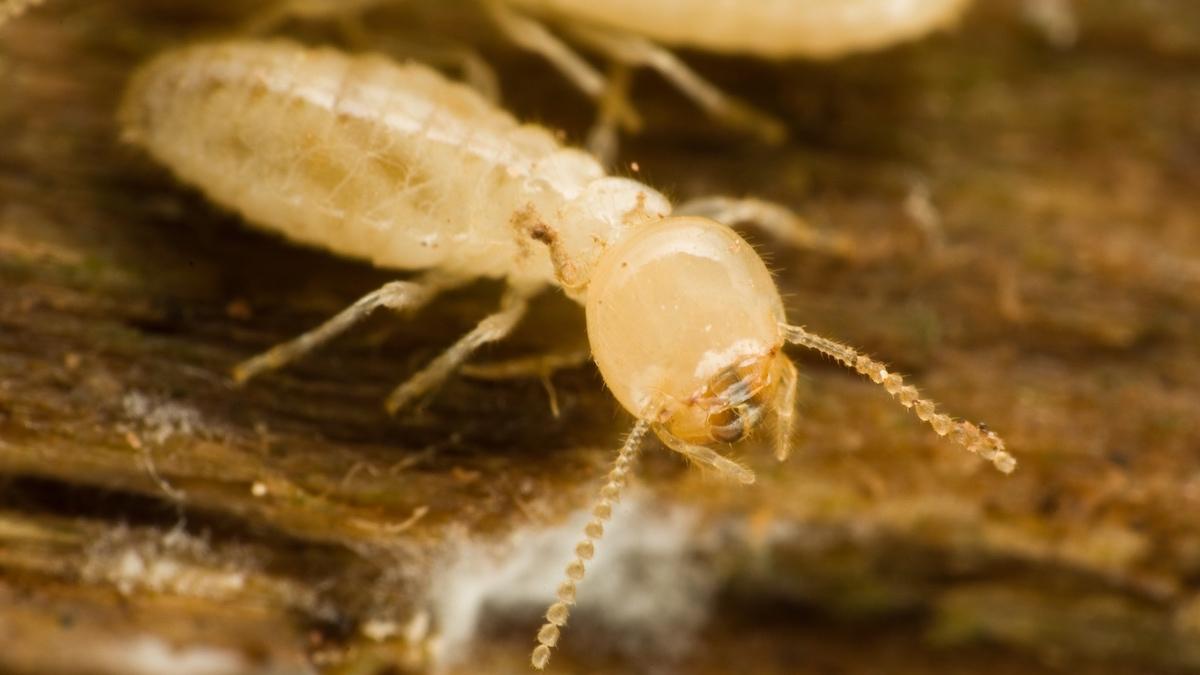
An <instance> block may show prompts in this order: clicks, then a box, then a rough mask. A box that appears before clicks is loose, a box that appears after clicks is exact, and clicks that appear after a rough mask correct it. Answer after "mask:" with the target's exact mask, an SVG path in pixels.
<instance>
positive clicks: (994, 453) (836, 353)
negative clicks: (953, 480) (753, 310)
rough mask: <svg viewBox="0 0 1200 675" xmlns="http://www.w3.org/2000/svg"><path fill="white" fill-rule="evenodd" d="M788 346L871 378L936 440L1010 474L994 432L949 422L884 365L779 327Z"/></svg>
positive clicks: (1012, 462)
mask: <svg viewBox="0 0 1200 675" xmlns="http://www.w3.org/2000/svg"><path fill="white" fill-rule="evenodd" d="M780 328H781V329H782V330H783V333H784V337H785V339H787V341H788V342H790V343H792V344H796V345H801V346H803V347H808V348H809V349H814V350H816V351H818V352H821V353H822V354H825V355H826V356H829V357H832V358H833V359H835V360H837V361H839V362H840V363H841V364H842V365H844V366H846V367H847V368H853V369H854V370H857V371H858V372H859V373H860V374H862V375H866V376H867V377H869V378H871V381H872V382H874V383H875V384H880V385H883V387H884V389H887V392H888V393H889V394H891V395H892V396H893V397H894V398H895V399H896V400H898V401H900V403H901V404H902V405H903V406H904V407H906V408H912V409H913V411H914V412H916V413H917V417H919V418H920V419H921V421H923V422H925V423H926V424H928V425H929V426H930V427H933V430H934V431H935V432H937V435H938V436H949V437H950V440H952V441H954V442H955V443H957V444H959V445H961V446H962V447H964V448H966V449H967V450H968V451H970V452H972V453H975V454H976V455H979V456H980V457H983V458H984V459H986V460H988V461H990V462H991V463H992V464H993V465H994V466H995V467H996V468H997V469H998V470H999V471H1001V472H1003V473H1012V471H1013V469H1015V468H1017V460H1016V459H1015V458H1014V457H1013V456H1012V455H1010V454H1009V453H1008V452H1007V451H1005V449H1004V440H1003V439H1001V438H1000V437H999V436H998V435H996V432H994V431H991V430H989V429H987V428H986V427H983V426H982V425H978V424H975V423H973V422H967V421H964V420H955V419H952V418H951V417H950V416H949V415H944V414H942V413H940V412H938V411H937V408H936V407H935V406H934V404H933V402H932V401H930V400H928V399H925V398H921V395H920V393H919V392H918V391H917V389H916V387H913V386H910V385H906V384H904V378H902V377H900V376H899V375H897V374H896V373H889V372H888V370H887V368H886V367H884V365H883V364H882V363H880V362H878V361H876V360H874V359H872V358H871V357H869V356H865V355H863V354H860V353H858V351H856V350H855V349H854V348H852V347H848V346H846V345H844V344H841V343H840V342H834V341H833V340H830V339H828V338H823V337H821V336H820V335H814V334H813V333H810V332H808V331H806V330H804V329H803V328H801V327H799V326H789V325H786V324H782V325H780Z"/></svg>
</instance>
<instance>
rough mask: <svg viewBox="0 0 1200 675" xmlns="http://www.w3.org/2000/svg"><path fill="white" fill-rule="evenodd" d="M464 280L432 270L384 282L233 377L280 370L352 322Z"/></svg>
mask: <svg viewBox="0 0 1200 675" xmlns="http://www.w3.org/2000/svg"><path fill="white" fill-rule="evenodd" d="M459 283H461V281H460V280H458V279H454V278H450V277H446V276H444V275H441V274H437V273H432V272H431V273H428V274H425V275H423V276H421V277H419V278H418V279H417V280H415V281H393V282H390V283H387V284H384V285H383V286H382V287H380V288H377V289H375V290H373V291H371V292H370V293H367V294H366V295H364V296H363V297H361V298H359V299H358V300H357V301H356V302H355V303H354V304H353V305H350V306H349V307H347V308H346V309H344V310H342V311H341V312H339V313H338V314H336V315H335V316H334V317H333V318H331V319H329V320H328V321H326V322H325V323H323V324H321V325H320V326H317V327H316V328H314V329H312V330H310V331H308V332H307V333H304V334H303V335H300V336H299V337H296V338H294V339H292V340H289V341H288V342H284V343H283V344H279V345H275V346H274V347H272V348H271V349H269V350H267V351H265V352H263V353H262V354H259V355H258V356H255V357H253V358H250V359H247V360H245V361H243V362H241V363H239V364H238V365H237V366H235V367H234V369H233V381H234V382H235V383H237V384H243V383H245V382H246V381H247V380H249V379H251V378H253V377H257V376H258V375H261V374H262V373H264V372H267V371H269V370H276V369H278V368H281V367H283V366H285V365H287V364H288V363H290V362H292V361H295V360H296V359H298V358H300V357H301V356H304V355H305V354H307V353H308V352H310V351H312V350H314V349H316V348H317V347H320V346H321V345H323V344H325V343H326V342H329V341H330V340H332V339H333V338H335V337H337V336H338V335H341V334H342V333H344V332H345V331H346V330H347V329H348V328H350V327H351V326H353V325H355V324H357V323H359V322H361V321H362V320H363V319H366V318H367V317H368V316H370V314H371V312H373V311H375V310H376V309H378V308H380V307H386V308H388V309H390V310H392V311H395V312H401V311H406V310H415V309H418V308H420V307H421V306H423V305H425V304H426V303H428V302H429V301H430V300H432V299H433V298H434V297H435V296H436V295H437V294H438V293H440V292H441V291H443V290H446V289H447V288H451V287H453V286H456V285H458V284H459Z"/></svg>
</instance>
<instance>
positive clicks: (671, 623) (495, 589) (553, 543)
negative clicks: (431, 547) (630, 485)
mask: <svg viewBox="0 0 1200 675" xmlns="http://www.w3.org/2000/svg"><path fill="white" fill-rule="evenodd" d="M589 518H590V514H589V513H587V512H584V511H581V512H577V513H576V514H575V515H574V516H572V517H571V518H569V519H568V520H566V521H564V522H563V523H562V524H560V525H557V526H555V527H551V528H536V529H535V528H527V529H522V530H520V531H517V532H515V533H514V534H513V535H512V536H511V537H510V538H509V540H508V541H507V542H505V543H504V544H501V545H499V546H497V545H495V544H481V543H475V542H470V543H466V544H464V545H463V546H462V547H460V548H458V549H457V550H455V551H454V552H453V553H452V559H451V561H450V562H449V563H448V564H446V565H440V566H435V568H436V569H440V570H441V571H440V572H438V574H437V575H436V577H435V578H434V583H433V585H432V587H431V589H430V604H431V607H432V608H433V612H434V616H435V619H436V622H437V625H438V626H439V627H440V630H441V634H440V638H439V644H438V647H437V653H438V657H439V658H438V662H439V663H441V664H442V665H450V663H451V662H452V661H453V660H454V659H455V658H465V657H466V656H467V655H468V648H469V646H470V644H471V641H472V640H473V639H474V635H475V633H476V631H477V630H478V629H479V627H480V626H481V624H482V623H483V622H484V621H485V619H486V617H487V616H488V615H494V616H513V615H522V614H525V613H527V612H528V611H529V610H530V608H532V607H540V606H541V605H542V604H543V603H544V602H545V593H546V579H547V578H553V577H554V576H556V575H557V574H558V571H559V570H560V569H562V565H563V564H565V562H566V560H565V559H564V556H563V552H564V551H568V550H570V548H569V547H570V546H571V543H572V540H573V539H574V537H575V533H576V532H578V531H579V530H580V529H581V528H582V527H583V525H584V523H585V522H586V521H587V520H588V519H589ZM699 525H700V520H699V517H698V514H697V513H695V512H693V511H691V510H690V509H685V508H683V507H679V506H670V505H666V504H663V503H662V502H656V501H653V500H651V499H649V498H647V497H646V496H644V495H640V494H636V493H635V494H633V495H631V496H630V498H628V499H625V500H623V501H622V503H621V505H620V506H618V507H616V508H615V509H614V514H613V520H612V526H613V528H614V529H613V535H612V537H611V538H609V539H608V540H607V541H606V545H605V547H604V549H603V550H602V551H598V552H597V554H596V557H595V559H594V560H593V561H592V569H593V570H594V571H595V573H594V574H593V575H592V576H591V577H590V578H589V580H588V581H587V582H586V583H582V584H580V585H579V597H580V600H581V601H582V602H585V603H586V606H587V609H588V618H589V620H591V621H594V622H595V623H597V624H599V625H602V626H604V627H605V629H606V630H609V631H612V632H613V633H614V634H616V635H620V636H623V639H624V640H625V641H626V643H627V644H628V645H629V647H630V648H631V649H635V650H636V649H639V648H649V647H653V648H654V649H655V650H656V651H659V652H665V653H667V654H671V653H681V652H682V650H684V649H685V648H686V647H687V645H688V644H689V642H690V640H691V638H692V635H693V634H694V631H696V630H697V629H699V628H700V627H701V626H702V625H703V623H704V621H705V619H706V618H707V616H708V605H709V602H708V601H709V599H710V598H711V597H712V593H713V591H714V590H715V589H716V586H717V582H718V579H717V577H716V574H715V573H714V571H713V569H712V568H711V566H710V565H709V564H708V562H706V561H705V557H704V556H705V554H706V553H711V552H712V551H713V549H714V547H715V545H716V541H715V539H714V538H713V536H712V535H711V532H707V531H705V530H702V529H700V527H699Z"/></svg>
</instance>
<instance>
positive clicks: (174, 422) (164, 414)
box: [121, 391, 205, 445]
mask: <svg viewBox="0 0 1200 675" xmlns="http://www.w3.org/2000/svg"><path fill="white" fill-rule="evenodd" d="M121 407H122V409H123V410H124V412H125V417H126V418H128V419H129V420H130V421H132V422H134V424H135V426H136V428H137V433H138V435H139V436H140V437H141V438H142V439H143V440H146V441H149V442H151V443H154V444H156V445H162V444H164V443H166V442H167V441H169V440H171V439H172V438H174V437H176V436H183V437H189V436H193V435H195V434H196V433H197V432H199V431H200V430H201V429H203V428H205V425H204V422H203V419H202V418H201V416H200V412H199V411H198V410H196V409H195V408H192V407H191V406H187V405H183V404H181V403H175V402H173V401H163V400H160V399H158V398H156V397H154V396H151V395H149V394H145V393H143V392H140V391H131V392H129V393H127V394H125V396H124V398H122V399H121Z"/></svg>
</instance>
